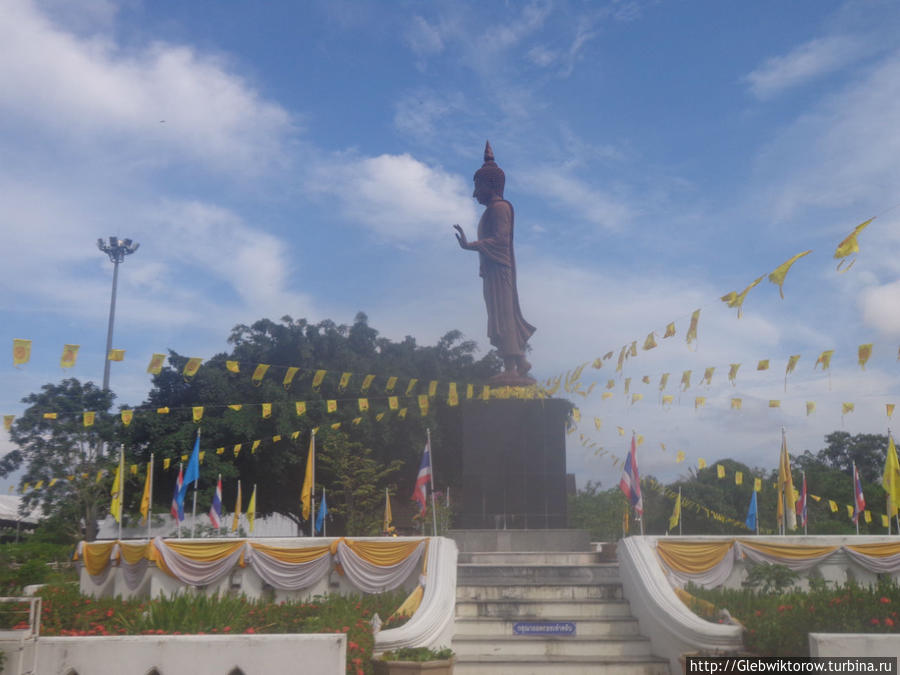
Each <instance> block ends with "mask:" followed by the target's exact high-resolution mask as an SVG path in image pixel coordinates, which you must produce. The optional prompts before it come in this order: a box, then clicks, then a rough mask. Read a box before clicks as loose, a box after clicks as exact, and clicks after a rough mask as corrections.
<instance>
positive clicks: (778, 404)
mask: <svg viewBox="0 0 900 675" xmlns="http://www.w3.org/2000/svg"><path fill="white" fill-rule="evenodd" d="M769 407H770V408H780V407H781V401H779V400H778V399H776V398H771V399H769Z"/></svg>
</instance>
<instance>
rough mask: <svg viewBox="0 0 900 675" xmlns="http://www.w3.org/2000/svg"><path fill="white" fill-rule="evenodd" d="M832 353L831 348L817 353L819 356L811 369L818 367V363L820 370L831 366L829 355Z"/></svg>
mask: <svg viewBox="0 0 900 675" xmlns="http://www.w3.org/2000/svg"><path fill="white" fill-rule="evenodd" d="M833 355H834V350H833V349H826V350H825V351H824V352H822V353H821V354H819V358H817V359H816V365H814V366H813V370H815V369H816V368H818V367H819V364H820V363H821V364H822V370H828V369H829V368H830V367H831V357H832V356H833Z"/></svg>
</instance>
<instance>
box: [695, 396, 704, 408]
mask: <svg viewBox="0 0 900 675" xmlns="http://www.w3.org/2000/svg"><path fill="white" fill-rule="evenodd" d="M705 405H706V397H705V396H698V397H697V398H695V399H694V410H696V409H697V408H702V407H703V406H705Z"/></svg>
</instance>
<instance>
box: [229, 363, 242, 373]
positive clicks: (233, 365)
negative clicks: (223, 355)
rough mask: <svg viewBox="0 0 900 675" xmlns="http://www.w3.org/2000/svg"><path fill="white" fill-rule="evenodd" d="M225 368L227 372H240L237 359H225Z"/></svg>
mask: <svg viewBox="0 0 900 675" xmlns="http://www.w3.org/2000/svg"><path fill="white" fill-rule="evenodd" d="M225 370H227V371H228V372H229V373H239V372H241V365H240V364H239V363H238V362H237V361H226V362H225Z"/></svg>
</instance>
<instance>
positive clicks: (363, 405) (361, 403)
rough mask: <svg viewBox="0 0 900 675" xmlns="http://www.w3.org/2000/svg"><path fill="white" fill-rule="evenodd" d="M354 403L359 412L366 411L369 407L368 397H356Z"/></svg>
mask: <svg viewBox="0 0 900 675" xmlns="http://www.w3.org/2000/svg"><path fill="white" fill-rule="evenodd" d="M356 404H357V406H358V407H359V412H366V411H367V410H368V409H369V399H367V398H360V399H357V401H356Z"/></svg>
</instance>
